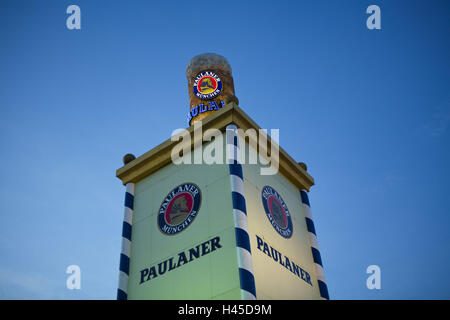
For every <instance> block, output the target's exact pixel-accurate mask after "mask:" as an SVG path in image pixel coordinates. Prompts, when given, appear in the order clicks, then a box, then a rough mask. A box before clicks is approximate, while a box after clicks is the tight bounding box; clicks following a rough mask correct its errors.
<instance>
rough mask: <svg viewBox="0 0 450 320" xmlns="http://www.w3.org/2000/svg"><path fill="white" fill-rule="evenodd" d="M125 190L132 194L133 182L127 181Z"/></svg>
mask: <svg viewBox="0 0 450 320" xmlns="http://www.w3.org/2000/svg"><path fill="white" fill-rule="evenodd" d="M126 191H127V192H128V193H130V194H132V195H133V196H134V183H132V182H129V183H127V190H126Z"/></svg>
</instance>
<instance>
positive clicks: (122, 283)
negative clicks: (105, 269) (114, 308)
mask: <svg viewBox="0 0 450 320" xmlns="http://www.w3.org/2000/svg"><path fill="white" fill-rule="evenodd" d="M119 289H120V290H122V291H123V292H125V293H127V290H128V275H127V274H126V273H125V272H123V271H119Z"/></svg>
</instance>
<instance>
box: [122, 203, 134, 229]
mask: <svg viewBox="0 0 450 320" xmlns="http://www.w3.org/2000/svg"><path fill="white" fill-rule="evenodd" d="M123 221H125V222H128V224H129V225H130V226H132V225H133V210H131V209H130V208H128V207H125V210H124V212H123Z"/></svg>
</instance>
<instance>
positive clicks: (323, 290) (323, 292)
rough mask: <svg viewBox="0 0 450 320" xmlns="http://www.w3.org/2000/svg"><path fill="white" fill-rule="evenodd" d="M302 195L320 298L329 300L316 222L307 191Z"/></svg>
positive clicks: (301, 192) (301, 191) (303, 191)
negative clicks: (315, 226)
mask: <svg viewBox="0 0 450 320" xmlns="http://www.w3.org/2000/svg"><path fill="white" fill-rule="evenodd" d="M300 195H301V198H302V203H303V209H304V210H305V219H306V227H307V229H308V233H309V239H310V242H311V251H312V255H313V259H314V265H315V266H316V273H317V282H318V286H319V291H320V296H321V297H322V298H323V299H326V300H329V299H330V297H329V296H328V287H327V283H326V281H325V274H324V272H323V265H322V258H321V257H320V251H319V245H318V243H317V236H316V229H315V228H314V222H313V218H312V215H311V205H310V204H309V199H308V193H307V192H306V190H300Z"/></svg>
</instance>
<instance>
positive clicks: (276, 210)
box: [261, 186, 292, 239]
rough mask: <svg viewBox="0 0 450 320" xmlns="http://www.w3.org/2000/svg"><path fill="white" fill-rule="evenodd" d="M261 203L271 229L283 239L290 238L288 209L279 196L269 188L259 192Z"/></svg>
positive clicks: (290, 221)
mask: <svg viewBox="0 0 450 320" xmlns="http://www.w3.org/2000/svg"><path fill="white" fill-rule="evenodd" d="M261 198H262V203H263V206H264V210H265V211H266V215H267V218H268V219H269V221H270V223H271V224H272V227H273V228H274V229H275V230H276V231H277V232H278V233H279V234H280V235H281V236H282V237H284V238H286V239H287V238H290V237H291V236H292V219H291V215H290V213H289V209H288V208H287V206H286V203H284V200H283V198H281V196H280V194H279V193H278V192H276V191H275V189H274V188H272V187H270V186H265V187H264V188H263V189H262V192H261Z"/></svg>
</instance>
